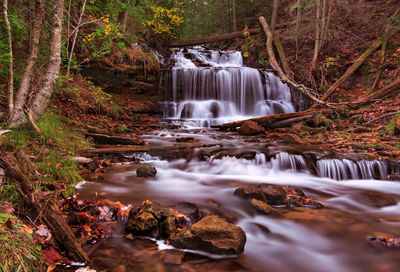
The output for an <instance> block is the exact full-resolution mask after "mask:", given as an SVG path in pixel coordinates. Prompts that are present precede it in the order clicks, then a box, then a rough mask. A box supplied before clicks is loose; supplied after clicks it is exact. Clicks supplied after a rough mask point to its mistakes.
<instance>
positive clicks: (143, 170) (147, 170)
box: [136, 165, 157, 178]
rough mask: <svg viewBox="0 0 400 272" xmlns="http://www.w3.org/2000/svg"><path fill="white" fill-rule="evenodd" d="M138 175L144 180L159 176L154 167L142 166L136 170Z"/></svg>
mask: <svg viewBox="0 0 400 272" xmlns="http://www.w3.org/2000/svg"><path fill="white" fill-rule="evenodd" d="M136 175H137V176H138V177H142V178H154V177H155V176H156V175H157V169H156V168H155V167H154V166H152V165H141V166H139V168H138V169H137V170H136Z"/></svg>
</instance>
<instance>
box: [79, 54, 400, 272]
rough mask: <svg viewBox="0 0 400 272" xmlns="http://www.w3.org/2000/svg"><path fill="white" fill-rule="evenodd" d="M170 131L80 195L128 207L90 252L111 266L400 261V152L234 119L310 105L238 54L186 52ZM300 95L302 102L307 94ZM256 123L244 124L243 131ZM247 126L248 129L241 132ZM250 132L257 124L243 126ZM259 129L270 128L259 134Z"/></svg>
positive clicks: (305, 266)
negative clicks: (339, 149) (292, 137)
mask: <svg viewBox="0 0 400 272" xmlns="http://www.w3.org/2000/svg"><path fill="white" fill-rule="evenodd" d="M172 58H173V61H174V63H175V65H174V68H173V70H172V71H171V73H170V74H169V75H166V76H165V78H164V80H163V82H164V83H165V84H167V86H169V87H168V88H167V89H168V90H169V91H170V93H169V95H167V98H166V100H165V102H163V103H162V104H161V106H162V107H163V108H164V121H165V124H164V125H165V126H164V127H165V129H161V130H160V131H154V132H153V133H151V134H148V135H143V139H144V140H145V141H146V142H148V146H149V150H150V151H149V152H147V153H134V154H127V155H126V156H125V160H126V161H127V162H126V163H116V164H114V166H113V167H112V168H110V170H108V171H107V172H106V174H105V177H104V181H99V182H94V181H93V182H86V183H85V184H84V185H82V186H81V187H80V189H79V191H80V198H83V199H88V200H96V199H99V198H104V199H108V200H113V201H119V202H121V203H124V205H127V207H130V208H129V210H130V212H129V214H125V215H124V216H121V218H119V223H118V225H117V228H116V230H115V231H114V232H113V235H112V237H111V238H108V239H107V242H106V243H103V244H101V245H99V246H98V247H96V250H94V251H93V252H91V257H92V259H93V260H94V262H95V263H96V264H98V265H99V266H100V267H103V268H104V269H106V270H107V271H315V272H317V271H318V272H320V271H332V272H333V271H335V272H336V271H371V272H372V271H398V270H400V254H399V250H400V238H399V237H400V233H399V229H400V228H399V227H400V204H399V199H400V183H399V182H397V181H396V179H397V178H396V177H398V173H399V168H398V162H397V161H384V160H376V159H373V158H370V157H369V156H368V155H367V154H350V153H335V152H332V151H330V150H320V149H316V148H313V147H306V146H302V145H296V144H287V143H285V141H278V140H276V139H271V138H270V137H269V136H268V134H266V133H265V132H259V131H258V132H256V133H254V134H259V135H257V136H251V134H253V133H252V132H254V130H252V129H255V130H257V128H254V127H252V125H249V128H244V129H243V130H242V132H243V131H244V132H243V133H241V134H243V135H239V134H238V133H236V132H220V131H217V130H216V129H212V128H210V126H212V125H215V124H221V123H223V122H226V121H233V120H239V119H245V118H248V117H255V116H262V115H266V114H273V113H280V112H292V111H295V110H296V109H298V108H299V107H300V106H301V105H298V104H296V103H293V97H292V94H291V92H290V90H289V88H287V86H285V85H284V84H283V83H282V82H280V81H279V79H277V78H276V77H275V76H274V75H273V74H270V73H267V72H263V71H261V72H260V71H258V70H256V69H252V68H249V67H244V66H243V61H242V58H241V54H240V52H233V51H232V52H218V51H211V50H206V49H204V48H201V47H198V48H193V49H189V50H186V51H184V50H177V51H175V52H174V53H173V55H172ZM299 101H300V100H297V102H298V103H299ZM245 129H246V130H245ZM239 131H240V130H239ZM246 131H250V132H249V133H245V132H246ZM260 133H261V134H260Z"/></svg>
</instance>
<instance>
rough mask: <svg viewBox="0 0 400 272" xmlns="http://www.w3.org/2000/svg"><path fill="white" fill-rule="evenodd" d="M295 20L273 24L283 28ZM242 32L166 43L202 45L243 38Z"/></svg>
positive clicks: (253, 29) (171, 45) (252, 29)
mask: <svg viewBox="0 0 400 272" xmlns="http://www.w3.org/2000/svg"><path fill="white" fill-rule="evenodd" d="M295 23H296V22H295V21H293V22H287V23H282V24H277V25H276V26H275V29H277V28H283V27H285V26H287V25H292V24H295ZM248 31H249V33H250V34H258V33H260V31H261V30H260V28H258V27H257V28H251V29H249V30H248ZM243 37H244V34H243V31H236V32H231V33H224V34H220V35H215V36H210V37H206V38H201V39H193V40H183V41H172V42H170V44H169V45H168V46H169V47H184V46H194V45H202V44H207V43H215V42H222V41H226V40H232V39H236V38H243Z"/></svg>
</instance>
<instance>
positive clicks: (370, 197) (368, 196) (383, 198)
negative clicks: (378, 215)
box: [362, 191, 397, 208]
mask: <svg viewBox="0 0 400 272" xmlns="http://www.w3.org/2000/svg"><path fill="white" fill-rule="evenodd" d="M362 197H363V198H365V200H366V201H367V203H368V204H369V205H371V206H373V207H376V208H381V207H386V206H391V205H396V203H397V201H396V199H395V198H394V197H392V196H391V195H387V194H382V193H379V192H373V191H367V192H363V193H362Z"/></svg>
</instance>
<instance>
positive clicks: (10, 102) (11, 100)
mask: <svg viewBox="0 0 400 272" xmlns="http://www.w3.org/2000/svg"><path fill="white" fill-rule="evenodd" d="M3 13H4V22H5V24H6V28H7V32H8V47H9V67H8V115H9V116H10V117H11V115H12V112H13V110H14V59H13V50H12V37H11V25H10V21H9V20H8V5H7V0H3Z"/></svg>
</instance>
